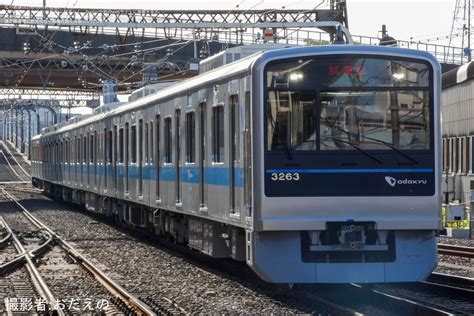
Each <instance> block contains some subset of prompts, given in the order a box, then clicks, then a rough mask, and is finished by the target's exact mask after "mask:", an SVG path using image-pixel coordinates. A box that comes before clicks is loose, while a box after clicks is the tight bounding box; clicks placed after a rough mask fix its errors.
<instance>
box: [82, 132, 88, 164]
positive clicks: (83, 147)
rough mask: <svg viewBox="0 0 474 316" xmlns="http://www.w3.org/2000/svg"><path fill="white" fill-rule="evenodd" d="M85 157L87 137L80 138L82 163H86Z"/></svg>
mask: <svg viewBox="0 0 474 316" xmlns="http://www.w3.org/2000/svg"><path fill="white" fill-rule="evenodd" d="M86 156H87V136H84V137H83V138H82V163H84V164H85V163H86V161H87V160H86V159H87V158H86Z"/></svg>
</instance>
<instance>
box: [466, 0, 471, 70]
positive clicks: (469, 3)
mask: <svg viewBox="0 0 474 316" xmlns="http://www.w3.org/2000/svg"><path fill="white" fill-rule="evenodd" d="M467 2H468V5H467V7H468V10H467V49H468V55H467V61H468V62H470V61H471V0H467Z"/></svg>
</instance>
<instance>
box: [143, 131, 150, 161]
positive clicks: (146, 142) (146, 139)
mask: <svg viewBox="0 0 474 316" xmlns="http://www.w3.org/2000/svg"><path fill="white" fill-rule="evenodd" d="M141 124H142V125H143V122H142V123H141ZM144 136H145V142H144V145H145V155H144V158H145V163H148V150H149V141H148V136H149V135H148V124H145V134H144Z"/></svg>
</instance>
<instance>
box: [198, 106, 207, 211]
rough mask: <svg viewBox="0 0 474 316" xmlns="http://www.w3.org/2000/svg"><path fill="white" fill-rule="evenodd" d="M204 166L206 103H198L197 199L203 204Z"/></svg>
mask: <svg viewBox="0 0 474 316" xmlns="http://www.w3.org/2000/svg"><path fill="white" fill-rule="evenodd" d="M205 166H206V103H201V104H199V168H200V170H199V171H200V172H199V174H200V175H201V176H200V177H199V201H200V203H199V204H200V205H199V206H200V207H204V206H205V203H206V201H205V187H204V185H205Z"/></svg>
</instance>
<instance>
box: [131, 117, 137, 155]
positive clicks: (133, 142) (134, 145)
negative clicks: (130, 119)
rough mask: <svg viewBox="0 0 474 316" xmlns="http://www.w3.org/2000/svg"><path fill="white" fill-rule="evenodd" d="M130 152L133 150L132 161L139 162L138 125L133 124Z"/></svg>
mask: <svg viewBox="0 0 474 316" xmlns="http://www.w3.org/2000/svg"><path fill="white" fill-rule="evenodd" d="M130 145H131V146H130V152H131V162H132V163H136V162H137V126H136V125H133V126H132V129H131V139H130Z"/></svg>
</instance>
